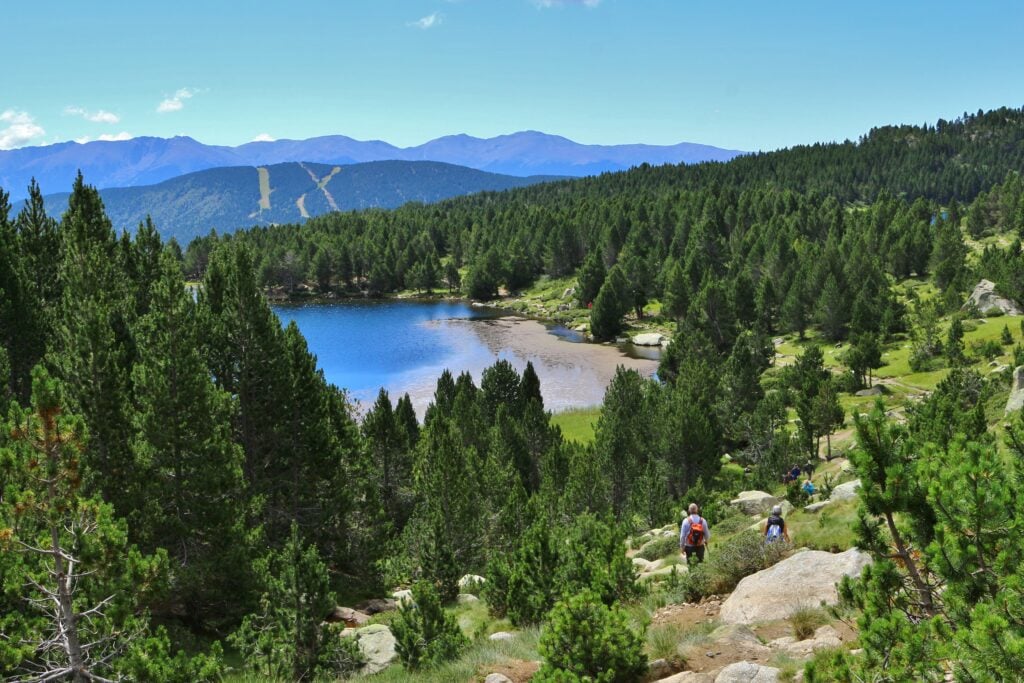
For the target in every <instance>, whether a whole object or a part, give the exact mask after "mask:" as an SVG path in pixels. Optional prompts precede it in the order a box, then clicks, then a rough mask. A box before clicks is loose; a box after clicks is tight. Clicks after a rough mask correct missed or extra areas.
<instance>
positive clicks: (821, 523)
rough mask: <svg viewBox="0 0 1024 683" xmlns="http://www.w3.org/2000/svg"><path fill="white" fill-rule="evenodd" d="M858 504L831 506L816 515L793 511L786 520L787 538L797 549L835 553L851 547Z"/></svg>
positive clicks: (844, 502)
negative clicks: (788, 536)
mask: <svg viewBox="0 0 1024 683" xmlns="http://www.w3.org/2000/svg"><path fill="white" fill-rule="evenodd" d="M856 520H857V501H856V500H848V501H842V502H839V503H832V504H830V505H827V506H825V507H824V508H823V509H821V510H819V511H818V512H817V513H810V512H804V511H803V510H794V511H793V512H791V513H790V514H789V516H788V517H787V518H786V524H787V525H788V526H789V535H790V538H792V539H793V544H794V545H796V546H805V547H808V548H812V549H814V550H826V551H829V552H837V551H841V550H846V549H847V548H851V547H853V544H854V540H855V538H854V534H853V526H854V523H855V522H856Z"/></svg>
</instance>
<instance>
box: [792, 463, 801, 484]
mask: <svg viewBox="0 0 1024 683" xmlns="http://www.w3.org/2000/svg"><path fill="white" fill-rule="evenodd" d="M789 480H790V481H799V480H800V465H793V469H791V470H790V471H789Z"/></svg>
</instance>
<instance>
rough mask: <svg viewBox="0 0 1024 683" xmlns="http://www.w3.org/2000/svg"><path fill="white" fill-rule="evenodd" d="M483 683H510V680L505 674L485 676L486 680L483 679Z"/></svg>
mask: <svg viewBox="0 0 1024 683" xmlns="http://www.w3.org/2000/svg"><path fill="white" fill-rule="evenodd" d="M484 683H512V679H511V678H509V677H508V676H506V675H505V674H498V673H494V674H487V678H485V679H484Z"/></svg>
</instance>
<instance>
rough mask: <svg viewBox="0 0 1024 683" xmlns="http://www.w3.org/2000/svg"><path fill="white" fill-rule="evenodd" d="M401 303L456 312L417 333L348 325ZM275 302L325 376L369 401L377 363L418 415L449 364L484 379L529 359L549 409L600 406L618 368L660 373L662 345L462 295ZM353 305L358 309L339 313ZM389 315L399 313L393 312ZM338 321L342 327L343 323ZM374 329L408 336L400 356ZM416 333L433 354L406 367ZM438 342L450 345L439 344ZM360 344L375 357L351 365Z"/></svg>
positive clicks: (385, 382)
mask: <svg viewBox="0 0 1024 683" xmlns="http://www.w3.org/2000/svg"><path fill="white" fill-rule="evenodd" d="M402 304H408V305H409V306H413V307H416V306H417V305H424V306H441V307H442V308H444V307H450V308H451V309H452V310H450V311H447V312H446V313H445V314H443V315H440V316H438V317H436V318H430V319H421V320H419V321H418V322H417V323H416V325H417V326H418V327H419V329H420V330H421V333H416V334H412V335H410V334H409V333H407V332H403V331H401V330H399V329H396V328H388V329H387V330H384V329H380V328H376V327H364V328H363V330H362V331H361V332H360V331H358V330H357V329H356V328H351V325H353V324H355V325H374V323H372V322H369V321H371V320H375V319H377V318H376V317H375V316H381V315H384V316H387V315H388V313H387V312H386V311H384V310H380V311H378V310H375V309H378V306H379V307H380V308H381V309H388V308H392V309H393V308H394V307H395V306H396V305H397V306H401V305H402ZM272 306H273V307H274V308H275V309H276V312H277V313H278V315H279V317H280V318H281V319H282V322H286V321H287V320H288V319H297V320H298V322H299V326H300V330H302V331H303V334H304V336H306V337H307V341H308V343H309V344H310V349H311V350H312V351H313V352H314V353H316V354H317V356H318V365H321V366H322V367H323V369H324V371H325V374H326V375H327V379H328V381H330V382H332V383H333V384H335V385H337V386H339V387H343V388H345V389H348V390H349V391H350V394H351V395H353V397H354V398H356V399H357V400H359V401H360V403H362V404H365V403H367V402H372V400H373V398H374V397H375V395H376V390H377V385H376V384H374V386H373V387H372V391H369V392H368V391H367V389H368V388H370V387H368V384H369V383H370V381H371V380H373V381H375V380H376V378H375V377H369V378H367V377H365V376H364V374H365V373H366V372H367V371H368V370H367V369H368V368H369V367H371V366H373V367H374V368H375V369H374V371H375V372H378V373H380V374H381V375H382V377H381V385H380V386H383V387H384V388H385V389H387V390H388V392H389V393H390V394H392V395H394V396H399V395H401V394H402V393H409V394H410V395H411V397H412V399H413V402H414V406H415V407H416V408H417V413H421V412H422V411H423V410H424V409H425V407H426V405H427V404H428V403H429V401H430V400H431V399H432V397H433V392H434V389H435V387H436V381H437V377H438V376H439V375H440V373H441V372H442V371H443V370H444V369H449V370H451V371H452V372H453V373H455V374H458V373H460V372H463V371H468V372H470V374H471V375H472V376H473V377H474V381H476V382H477V383H479V381H480V375H481V372H482V371H483V369H485V368H486V367H488V366H490V365H492V364H493V363H494V362H496V361H497V360H499V359H500V360H507V361H509V362H510V363H512V365H513V366H514V367H515V368H516V369H517V370H518V371H519V372H522V371H523V370H524V369H525V367H526V364H527V363H528V362H532V363H533V365H534V367H535V370H536V371H537V373H538V376H539V377H540V379H541V386H542V392H543V395H544V397H545V405H546V406H547V407H548V409H549V410H551V411H552V412H561V411H565V410H571V409H579V408H589V407H598V406H600V405H601V404H602V402H603V398H604V393H605V390H606V389H607V385H608V383H609V382H610V381H611V379H612V377H614V375H615V372H616V370H617V368H618V367H619V366H624V367H626V368H629V369H632V370H636V371H637V372H640V373H641V374H642V375H644V376H648V377H650V376H653V375H655V374H656V372H657V367H658V358H657V354H658V351H659V350H657V349H647V348H634V347H633V346H632V344H613V343H604V344H601V343H593V342H590V341H587V340H586V339H584V337H583V335H582V334H581V333H579V332H574V331H572V330H569V329H568V328H565V327H564V326H561V325H558V324H557V323H553V322H552V321H550V320H544V319H538V318H534V317H528V316H523V315H522V314H519V313H517V312H515V311H509V310H508V309H505V308H502V307H500V306H490V305H485V304H479V303H477V304H475V305H474V303H472V302H467V301H466V300H465V299H454V298H452V299H439V298H436V297H435V298H433V299H421V298H418V297H380V298H373V299H371V298H359V299H354V298H345V299H321V300H316V299H313V298H312V297H310V298H308V299H304V300H298V301H296V300H290V301H286V302H274V303H272ZM351 307H355V310H354V311H352V312H350V313H344V312H342V311H343V309H347V308H351ZM332 309H336V310H335V311H332ZM359 309H362V310H361V311H360V310H359ZM346 315H350V316H354V317H352V318H350V320H352V321H353V322H350V323H343V322H336V323H329V322H327V321H328V320H329V319H334V320H340V319H339V316H346ZM391 315H395V314H394V312H392V313H391ZM401 315H403V314H400V315H399V317H401ZM414 315H422V314H415V313H414ZM339 324H341V325H343V327H340V328H339V327H338V325H339ZM332 325H333V326H332ZM345 325H348V326H349V327H350V328H351V329H350V330H349V331H348V332H347V334H354V335H356V336H355V337H350V338H346V339H344V340H342V339H341V338H339V337H338V333H337V330H340V329H344V326H345ZM317 326H318V327H317ZM371 329H373V330H377V332H378V333H379V334H381V335H384V337H385V338H393V337H394V335H395V334H399V335H400V336H404V337H405V338H406V339H405V340H404V345H402V346H401V355H399V356H396V355H394V350H393V349H391V348H389V346H388V343H384V344H376V343H375V344H372V346H367V345H366V344H365V340H367V339H372V338H373V337H372V334H371V333H370V332H368V330H371ZM352 330H355V331H354V332H353V331H352ZM389 335H390V336H389ZM414 339H415V340H423V342H424V343H427V344H431V343H432V344H433V348H434V349H435V350H434V351H433V352H432V353H433V354H434V356H435V357H432V358H431V359H429V362H427V361H423V362H419V361H417V362H416V363H413V365H412V366H408V367H407V366H406V363H408V359H409V357H410V356H409V354H410V348H409V347H410V344H411V345H412V346H413V347H416V346H417V345H418V344H419V343H420V342H419V341H411V340H414ZM430 340H434V341H433V342H431V341H430ZM438 343H440V344H441V345H442V346H443V347H444V349H446V350H442V347H438V346H437V344H438ZM357 348H358V349H360V350H359V351H358V352H357V355H358V354H363V355H366V354H370V355H371V356H375V357H373V358H372V362H371V361H367V362H365V363H364V362H360V361H356V362H355V363H353V360H352V353H353V351H352V350H353V349H357ZM412 352H413V353H415V352H416V351H415V350H414V351H412ZM424 364H426V367H424ZM417 368H418V369H417Z"/></svg>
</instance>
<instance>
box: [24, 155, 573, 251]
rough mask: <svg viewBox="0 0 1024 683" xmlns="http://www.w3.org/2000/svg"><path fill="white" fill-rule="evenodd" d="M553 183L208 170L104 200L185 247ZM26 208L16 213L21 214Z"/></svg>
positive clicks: (383, 168) (403, 169)
mask: <svg viewBox="0 0 1024 683" xmlns="http://www.w3.org/2000/svg"><path fill="white" fill-rule="evenodd" d="M554 179H556V178H554V177H551V176H531V177H527V178H521V177H515V176H507V175H499V174H496V173H488V172H485V171H478V170H476V169H472V168H466V167H464V166H455V165H453V164H445V163H440V162H433V161H374V162H367V163H361V164H351V165H340V164H336V165H325V164H317V163H305V162H288V163H283V164H272V165H267V166H260V167H252V166H235V167H228V168H214V169H207V170H203V171H197V172H195V173H188V174H185V175H182V176H179V177H177V178H172V179H170V180H165V181H163V182H161V183H157V184H155V185H147V186H141V187H123V188H108V189H104V190H101V191H100V194H101V196H102V197H103V203H104V205H105V206H106V209H107V214H108V215H109V216H110V219H111V220H112V221H113V223H114V226H115V227H117V228H119V229H120V228H127V229H134V228H135V227H136V226H137V225H138V224H139V223H140V222H141V221H143V220H145V218H146V216H147V215H150V216H152V218H153V222H154V223H155V224H156V226H157V228H158V229H159V230H160V233H161V234H162V235H163V236H164V237H169V236H171V235H173V236H174V237H176V238H177V239H178V241H179V242H181V243H182V244H183V245H184V244H186V243H187V242H188V241H189V240H191V239H192V238H193V237H195V236H197V235H205V234H206V233H208V232H209V231H210V229H211V228H216V229H217V230H218V231H219V232H232V231H234V230H236V229H238V228H245V227H251V226H253V225H270V224H273V223H296V222H300V221H302V220H303V219H304V218H307V217H310V216H317V215H320V214H323V213H327V212H329V211H335V210H340V211H348V210H352V209H366V208H372V207H377V208H394V207H397V206H401V205H402V204H405V203H407V202H413V201H416V202H436V201H440V200H442V199H447V198H449V197H455V196H458V195H464V194H470V193H473V192H481V191H485V190H507V189H510V188H513V187H523V186H525V185H532V184H534V183H539V182H544V181H547V180H554ZM87 180H88V177H87ZM45 201H46V209H47V211H48V212H49V213H51V214H53V215H54V216H55V217H59V216H60V214H61V213H62V212H63V211H64V210H65V209H66V208H67V201H68V193H67V192H62V193H57V194H50V195H47V196H46V197H45ZM20 205H21V202H18V203H17V204H16V205H15V206H14V212H15V213H16V212H17V211H19V210H20V208H21V206H20Z"/></svg>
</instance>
